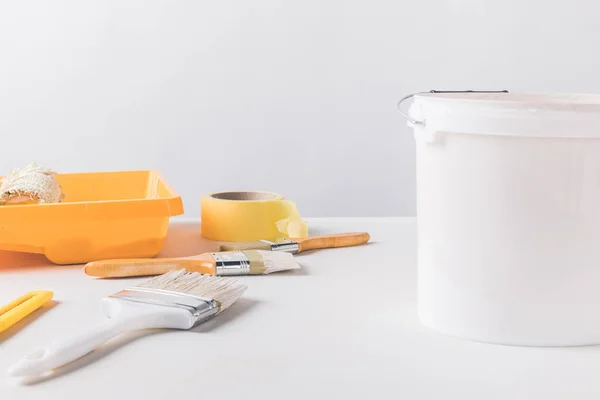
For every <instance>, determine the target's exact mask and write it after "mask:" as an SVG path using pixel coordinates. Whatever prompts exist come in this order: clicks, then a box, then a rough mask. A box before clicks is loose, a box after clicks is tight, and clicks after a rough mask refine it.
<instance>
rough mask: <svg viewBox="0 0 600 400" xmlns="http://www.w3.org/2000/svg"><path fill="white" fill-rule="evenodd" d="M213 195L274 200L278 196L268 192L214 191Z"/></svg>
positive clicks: (227, 198) (232, 198) (218, 197)
mask: <svg viewBox="0 0 600 400" xmlns="http://www.w3.org/2000/svg"><path fill="white" fill-rule="evenodd" d="M211 197H213V198H215V199H221V200H231V201H249V200H273V199H276V198H277V196H276V195H275V194H273V193H268V192H222V193H214V194H212V195H211Z"/></svg>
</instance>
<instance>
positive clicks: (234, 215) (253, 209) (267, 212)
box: [201, 192, 308, 242]
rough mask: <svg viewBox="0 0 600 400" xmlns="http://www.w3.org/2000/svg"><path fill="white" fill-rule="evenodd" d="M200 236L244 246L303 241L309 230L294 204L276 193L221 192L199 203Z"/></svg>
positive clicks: (208, 196) (205, 197) (206, 197)
mask: <svg viewBox="0 0 600 400" xmlns="http://www.w3.org/2000/svg"><path fill="white" fill-rule="evenodd" d="M201 224H202V236H203V237H204V238H206V239H210V240H219V241H225V242H246V241H254V240H275V239H279V238H285V239H289V238H305V237H307V236H308V226H307V224H306V222H304V221H303V220H302V219H301V218H300V214H299V213H298V209H297V208H296V204H294V202H292V201H290V200H286V199H284V198H283V196H281V195H279V194H277V193H270V192H220V193H212V194H208V195H205V196H203V197H202V199H201Z"/></svg>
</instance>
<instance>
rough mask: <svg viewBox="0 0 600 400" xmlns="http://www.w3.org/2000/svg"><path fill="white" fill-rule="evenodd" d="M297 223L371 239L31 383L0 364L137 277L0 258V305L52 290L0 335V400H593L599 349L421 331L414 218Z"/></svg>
mask: <svg viewBox="0 0 600 400" xmlns="http://www.w3.org/2000/svg"><path fill="white" fill-rule="evenodd" d="M308 221H309V227H310V231H311V235H313V234H320V233H333V232H343V231H368V232H370V233H371V237H372V243H371V244H368V245H365V246H359V247H353V248H346V249H331V250H319V251H314V252H311V253H308V254H302V255H298V256H297V257H298V260H299V262H300V263H301V264H302V266H303V268H302V269H301V270H298V271H292V272H287V273H281V274H273V275H268V276H251V277H241V278H238V279H240V280H242V281H243V282H245V283H246V284H247V285H248V287H249V288H248V290H247V292H246V294H245V296H244V297H243V298H242V299H240V300H239V301H238V302H237V303H236V304H235V305H234V306H232V308H231V309H229V310H227V311H226V312H225V313H223V314H221V315H220V316H218V317H217V318H215V319H213V320H212V321H209V322H207V323H205V324H203V325H201V326H199V327H197V328H195V329H194V330H191V331H175V330H173V331H168V330H157V331H151V332H140V333H134V334H130V335H127V336H123V337H121V338H119V339H115V340H113V341H111V342H109V343H107V344H106V345H105V346H104V347H102V348H100V349H98V350H96V351H95V352H93V353H91V354H89V355H88V356H86V357H85V358H83V359H81V360H79V361H76V362H74V363H72V364H70V365H68V366H66V367H64V368H62V369H59V370H57V371H56V372H55V373H53V374H52V375H51V376H49V377H45V378H42V379H37V380H29V381H21V380H13V379H10V378H8V377H6V374H5V371H6V369H7V367H8V366H9V365H10V364H11V363H12V362H13V361H15V360H16V359H18V358H19V357H21V356H22V355H24V354H25V353H27V352H28V351H29V350H31V349H32V348H33V347H35V346H37V345H41V344H44V342H46V341H48V340H51V339H53V338H55V337H60V336H62V335H66V334H69V333H72V332H74V331H75V330H76V329H79V328H82V327H84V326H86V325H88V324H92V323H94V322H96V321H97V320H98V319H100V318H103V317H102V315H101V313H100V309H99V299H100V298H102V297H103V296H105V295H108V294H111V293H113V292H116V291H118V290H120V289H122V288H125V287H128V286H130V285H131V284H133V283H136V282H138V281H140V280H142V279H143V278H136V279H127V280H96V279H93V278H90V277H88V276H86V275H85V274H83V272H82V271H81V267H80V266H52V265H50V264H48V262H47V261H45V259H44V258H43V257H40V256H36V255H25V254H16V253H0V304H5V303H7V302H8V301H10V300H12V299H14V298H16V297H18V296H20V295H22V294H24V293H26V292H28V291H31V290H38V289H48V290H53V291H54V292H55V297H54V301H53V303H52V304H51V305H49V306H48V307H45V308H44V309H42V310H38V312H36V313H35V314H33V315H32V316H31V317H29V318H27V319H26V320H25V321H23V322H22V323H19V324H18V325H17V326H16V327H13V328H12V329H10V330H8V331H6V332H5V333H3V334H0V399H2V400H4V399H6V400H19V399H37V398H40V399H44V400H59V399H61V400H63V399H87V400H93V399H103V400H104V399H144V400H154V399H171V400H176V399H186V398H202V399H262V400H267V399H277V400H279V399H285V400H288V399H306V398H311V399H441V398H447V399H478V400H481V399H538V398H539V399H587V398H590V399H592V398H593V399H597V398H599V396H600V378H599V376H600V347H578V348H522V347H508V346H499V345H490V344H482V343H474V342H469V341H464V340H460V339H455V338H451V337H446V336H443V335H441V334H438V333H436V332H433V331H430V330H429V329H427V328H424V327H422V326H421V325H420V324H419V322H418V319H417V316H416V308H415V295H416V237H415V220H414V219H402V218H390V219H309V220H308ZM198 232H199V224H198V223H191V222H190V223H176V224H173V226H172V228H171V230H170V233H169V237H168V240H167V243H166V245H165V249H164V252H163V254H164V255H166V256H182V255H191V254H195V253H200V252H204V251H211V250H214V245H215V244H214V243H211V242H208V241H205V240H201V239H200V238H199V233H198ZM599 290H600V288H599Z"/></svg>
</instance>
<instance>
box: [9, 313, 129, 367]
mask: <svg viewBox="0 0 600 400" xmlns="http://www.w3.org/2000/svg"><path fill="white" fill-rule="evenodd" d="M123 329H126V325H123V324H119V323H115V322H113V321H111V320H108V321H107V322H105V323H103V324H100V325H97V326H95V327H94V328H92V329H90V330H89V331H87V332H84V333H82V334H78V335H76V336H71V337H67V338H65V339H62V340H58V341H55V342H52V343H50V344H49V345H47V346H44V347H39V348H37V349H35V350H33V351H32V352H30V353H29V354H28V355H26V356H25V357H23V358H22V359H21V360H19V361H18V362H17V363H16V364H14V365H13V366H12V367H11V368H10V369H9V370H8V374H9V375H11V376H28V375H39V374H42V373H44V372H46V371H50V370H52V369H54V368H58V367H60V366H63V365H65V364H68V363H70V362H72V361H75V360H77V359H78V358H80V357H83V356H84V355H86V354H87V353H89V352H91V351H93V350H94V349H96V348H97V347H99V346H100V345H102V344H103V343H105V342H106V341H107V340H109V339H111V338H113V337H115V336H117V335H118V334H120V333H122V332H123Z"/></svg>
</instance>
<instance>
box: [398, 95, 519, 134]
mask: <svg viewBox="0 0 600 400" xmlns="http://www.w3.org/2000/svg"><path fill="white" fill-rule="evenodd" d="M425 93H508V90H430V91H429V92H418V93H412V94H409V95H407V96H404V97H403V98H401V99H400V100H399V101H398V104H397V107H398V111H400V114H402V116H403V117H404V118H406V120H407V121H408V122H409V123H411V124H413V125H423V126H425V121H419V120H416V119H414V118H412V117H411V116H410V115H408V114H407V113H405V112H404V111H402V103H403V102H405V101H406V100H408V99H410V98H412V97H414V96H416V95H418V94H425Z"/></svg>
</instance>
